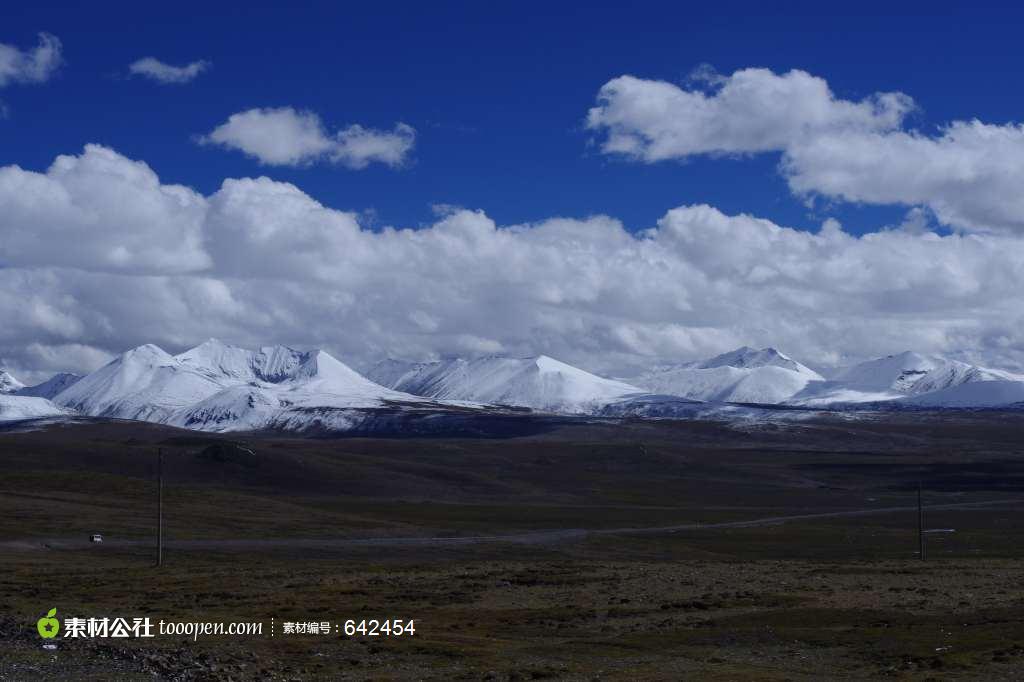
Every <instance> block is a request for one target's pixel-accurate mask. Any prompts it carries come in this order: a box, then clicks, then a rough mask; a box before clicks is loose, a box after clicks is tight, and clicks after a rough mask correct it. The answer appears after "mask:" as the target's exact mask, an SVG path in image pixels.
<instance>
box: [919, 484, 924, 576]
mask: <svg viewBox="0 0 1024 682" xmlns="http://www.w3.org/2000/svg"><path fill="white" fill-rule="evenodd" d="M917 554H918V557H919V558H920V559H921V561H924V560H925V554H924V505H922V504H921V481H918V482H917Z"/></svg>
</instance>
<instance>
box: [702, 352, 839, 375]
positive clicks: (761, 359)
mask: <svg viewBox="0 0 1024 682" xmlns="http://www.w3.org/2000/svg"><path fill="white" fill-rule="evenodd" d="M714 367H736V368H737V369H747V368H751V369H756V368H758V367H781V368H783V369H788V370H791V371H794V372H797V373H799V374H805V375H807V376H808V377H812V378H814V379H820V378H821V376H820V375H818V373H817V372H815V371H814V370H812V369H810V368H808V367H805V366H804V365H801V364H800V363H799V362H797V361H796V360H793V359H792V358H790V357H789V356H788V355H785V354H783V353H780V352H779V351H777V350H775V349H774V348H770V347H769V348H761V349H760V350H758V349H756V348H751V347H750V346H742V347H740V348H737V349H736V350H733V351H729V352H728V353H722V354H721V355H716V356H715V357H713V358H711V359H709V360H704V361H703V362H699V363H697V364H696V365H695V368H696V369H712V368H714Z"/></svg>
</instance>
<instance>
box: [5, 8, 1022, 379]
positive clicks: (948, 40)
mask: <svg viewBox="0 0 1024 682" xmlns="http://www.w3.org/2000/svg"><path fill="white" fill-rule="evenodd" d="M780 7H781V9H780ZM1022 15H1024V10H1020V9H1015V8H1012V7H1008V6H1003V5H995V4H994V5H991V6H988V7H982V8H979V7H977V6H970V7H968V6H966V5H959V6H954V5H937V4H935V3H927V4H924V3H921V4H909V3H901V4H896V3H885V4H882V3H877V4H872V3H858V4H857V6H856V10H855V11H852V10H847V11H843V12H837V11H832V10H831V9H830V8H829V7H828V6H826V5H825V4H824V3H785V4H784V5H776V6H770V5H768V4H766V3H757V4H755V3H732V2H717V3H714V4H713V5H707V6H694V5H687V4H683V3H661V4H653V3H639V4H638V3H631V4H628V5H626V4H624V3H618V4H606V5H593V4H592V5H589V6H587V7H577V6H571V5H568V4H565V5H555V6H553V5H552V3H529V2H518V3H507V4H498V3H434V4H426V3H416V4H412V3H410V4H407V5H398V6H396V5H393V4H387V5H382V4H365V3H363V4H359V5H356V4H353V5H342V4H340V3H304V4H302V5H299V6H298V7H296V6H294V4H293V5H292V6H285V5H284V4H281V5H279V6H262V5H254V4H251V3H246V4H245V5H242V4H238V5H236V6H233V7H227V6H211V5H210V4H209V3H189V2H179V3H175V4H174V5H173V6H167V5H154V4H152V3H91V4H88V5H86V4H81V3H76V4H69V5H66V6H58V5H52V4H50V5H45V4H40V3H36V4H30V3H19V4H17V5H14V4H10V3H8V6H5V8H4V10H3V16H2V20H0V113H2V114H3V116H0V366H8V367H12V368H14V369H15V370H17V372H19V373H21V374H22V375H24V376H26V377H35V378H40V377H43V376H44V375H46V374H47V373H50V372H53V371H59V370H73V371H87V370H91V369H94V368H95V367H97V366H99V365H100V364H102V363H103V362H106V361H107V360H108V359H109V358H110V357H111V355H112V354H114V353H117V352H120V351H123V350H125V349H126V348H130V347H132V346H136V345H139V344H143V343H156V344H158V345H160V346H162V347H164V348H166V349H167V350H169V351H172V352H173V351H180V350H183V349H184V348H188V347H190V346H194V345H196V344H198V343H200V342H202V341H203V340H204V339H206V338H208V337H218V338H220V339H222V340H224V341H226V342H229V343H237V344H240V345H249V346H256V345H261V344H276V343H283V344H290V345H293V346H296V347H314V346H316V347H323V348H326V349H328V350H330V351H331V352H333V353H334V354H336V355H337V356H338V357H340V358H342V359H344V360H346V361H349V362H352V363H353V364H354V365H356V366H360V367H365V366H366V365H367V364H368V363H371V362H373V361H374V360H376V359H379V358H380V357H383V356H393V357H399V358H404V359H411V360H419V359H427V358H436V357H439V356H443V355H445V356H447V355H462V356H479V355H485V354H500V355H515V356H527V355H535V354H540V353H543V354H547V355H551V356H553V357H556V358H558V359H561V360H564V361H567V362H571V363H574V364H577V365H579V366H581V367H583V368H585V369H589V370H592V371H599V372H607V373H614V374H620V375H628V373H629V372H632V371H636V370H638V369H640V368H645V367H650V366H652V365H656V364H660V363H672V362H680V361H688V360H693V359H697V358H703V357H709V356H712V355H716V354H718V353H721V352H723V351H728V350H731V349H733V348H736V347H737V346H740V345H750V346H757V347H762V346H775V347H777V348H780V349H782V350H783V351H784V352H788V353H789V354H791V355H793V356H794V357H796V358H798V359H800V360H802V361H805V362H807V363H808V364H812V365H814V366H818V367H820V366H826V365H840V364H849V363H851V362H854V361H858V360H863V359H867V358H870V357H877V356H881V355H885V354H888V353H896V352H901V351H904V350H907V349H913V350H917V351H920V352H925V353H944V354H948V355H953V356H956V357H961V358H964V359H968V360H972V361H979V362H980V361H984V362H986V363H989V364H993V365H996V366H1002V367H1007V368H1016V369H1018V370H1021V371H1024V336H1022V331H1021V330H1022V329H1024V303H1021V302H1020V301H1021V298H1020V296H1019V292H1020V290H1021V289H1022V288H1024V192H1021V188H1022V187H1024V126H1022V125H1021V123H1020V122H1021V121H1022V120H1024V116H1022V112H1024V106H1022V105H1024V92H1022V90H1021V88H1020V87H1019V74H1020V73H1022V72H1024V51H1021V50H1020V48H1019V35H1018V34H1019V28H1020V26H1021V25H1022V21H1021V20H1022V18H1024V16H1022ZM41 32H45V35H44V36H42V37H40V33H41ZM47 36H53V37H52V38H49V37H47ZM57 41H59V50H57V45H58V43H57ZM58 53H59V56H60V59H56V58H55V57H56V55H57V54H58ZM143 58H154V59H156V60H159V62H160V63H162V64H163V65H164V66H161V65H160V63H154V62H150V63H149V64H148V66H145V68H143V65H140V64H139V62H138V60H141V59H143ZM200 60H202V63H203V64H207V65H208V67H207V68H205V69H203V68H201V66H199V65H197V66H194V67H193V71H192V74H191V75H192V76H194V77H193V78H190V79H185V80H187V81H188V82H182V83H174V84H168V83H163V82H157V81H159V78H153V77H145V76H143V75H140V74H139V73H133V71H132V68H133V67H132V65H133V64H134V65H135V66H134V68H135V70H136V71H139V70H140V69H141V70H146V69H148V73H149V74H150V76H154V75H156V74H164V76H165V77H166V76H167V75H168V74H170V75H171V76H173V75H174V74H175V73H177V72H175V71H174V70H173V69H170V70H168V67H167V66H166V65H171V66H176V67H183V66H185V65H188V64H197V63H198V62H199V61H200ZM709 67H710V68H712V69H714V71H713V72H711V71H709V70H708V68H709ZM695 70H700V71H699V73H703V74H705V76H707V75H708V74H709V73H713V74H717V75H715V76H713V77H711V78H705V79H704V80H700V79H694V78H693V74H694V73H695ZM307 112H308V113H307ZM87 145H89V146H87ZM62 155H63V156H62ZM58 157H60V162H59V163H55V162H54V160H55V159H57V158H58ZM258 159H263V161H265V162H267V163H261V162H260V161H259V160H258ZM142 163H144V164H147V166H148V169H151V170H152V172H151V171H150V170H148V169H147V166H143V165H141V164H142ZM260 176H266V177H267V178H269V179H266V180H264V179H256V178H260ZM289 183H290V184H289ZM179 185H181V186H184V188H183V187H179ZM296 188H297V189H296ZM317 202H319V203H317ZM438 205H441V206H447V207H449V208H448V209H446V210H442V211H439V212H436V211H435V210H434V208H433V207H435V206H438ZM324 207H326V208H324ZM458 207H461V209H462V210H460V209H459V208H458ZM594 216H598V217H594ZM599 216H609V219H604V218H601V217H599ZM562 217H564V218H568V219H567V220H557V218H562ZM831 219H836V221H838V222H835V221H832V220H831ZM522 224H529V225H530V227H529V228H522V229H514V230H513V229H504V228H507V227H509V226H515V225H522ZM655 225H658V228H657V229H655V230H649V228H653V227H654V226H655ZM387 226H394V227H399V228H416V230H415V231H405V232H391V231H387V230H383V229H381V228H383V227H387ZM786 227H792V228H796V229H795V230H788V229H784V228H786ZM890 228H894V229H890ZM641 230H649V231H646V232H641Z"/></svg>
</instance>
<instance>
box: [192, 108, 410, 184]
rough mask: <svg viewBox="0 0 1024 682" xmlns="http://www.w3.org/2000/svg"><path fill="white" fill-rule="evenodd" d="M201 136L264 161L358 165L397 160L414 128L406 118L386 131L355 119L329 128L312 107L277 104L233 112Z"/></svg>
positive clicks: (404, 156) (401, 158) (271, 163)
mask: <svg viewBox="0 0 1024 682" xmlns="http://www.w3.org/2000/svg"><path fill="white" fill-rule="evenodd" d="M200 141H201V142H203V143H205V144H218V145H221V146H223V147H226V148H228V149H235V150H238V151H241V152H243V153H245V154H247V155H249V156H251V157H253V158H255V159H257V160H258V161H260V163H263V164H266V165H269V166H300V165H306V164H310V163H314V162H318V161H327V162H330V163H336V164H340V165H342V166H346V167H348V168H353V169H361V168H365V167H366V166H368V165H369V164H371V163H383V164H385V165H387V166H391V167H397V166H401V165H402V164H403V163H405V161H406V159H407V157H408V155H409V153H410V152H411V151H412V148H413V146H414V144H415V142H416V131H415V130H414V129H413V128H412V126H409V125H407V124H405V123H396V124H395V127H394V129H393V130H391V131H387V130H375V129H373V128H364V127H363V126H361V125H357V124H356V125H351V126H349V127H347V128H344V129H343V130H340V131H338V132H336V133H333V134H332V133H329V132H328V131H327V129H326V128H325V127H324V124H323V122H322V121H321V120H320V117H319V116H317V115H316V114H315V113H313V112H311V111H298V110H296V109H293V108H291V107H280V108H276V109H273V108H268V109H249V110H248V111H243V112H239V113H237V114H232V115H231V116H230V117H228V120H227V121H226V122H224V123H222V124H221V125H219V126H217V127H216V128H215V129H214V130H213V131H212V132H211V133H210V134H209V135H206V136H204V137H202V138H200Z"/></svg>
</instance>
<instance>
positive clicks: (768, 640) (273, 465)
mask: <svg viewBox="0 0 1024 682" xmlns="http://www.w3.org/2000/svg"><path fill="white" fill-rule="evenodd" d="M1022 427H1024V415H1021V414H1019V413H1018V414H1013V413H998V412H979V413H966V412H965V413H957V412H949V413H941V414H893V415H884V416H879V417H878V418H875V419H870V420H860V421H854V420H848V419H841V418H839V417H836V418H816V419H810V420H801V421H793V422H791V423H789V424H786V425H764V424H762V425H748V426H746V427H743V428H735V427H729V426H727V425H724V424H716V423H711V422H670V421H664V422H642V421H635V422H623V423H612V422H600V421H597V422H595V421H581V422H579V423H573V422H571V421H555V422H552V423H551V424H550V425H548V426H546V427H545V428H539V429H532V432H531V433H530V434H529V435H523V436H520V437H505V438H492V439H488V438H476V439H471V438H420V439H398V438H341V439H301V438H285V437H280V436H274V435H265V434H263V435H261V434H246V435H244V436H239V435H233V436H230V437H228V436H224V437H222V436H213V435H206V434H196V433H190V432H185V431H179V430H174V429H169V428H164V427H158V426H153V425H145V424H131V423H113V422H95V423H81V424H72V425H60V426H49V427H46V428H41V429H39V430H33V431H25V430H20V429H9V430H7V431H3V432H0V679H11V680H30V679H41V678H49V679H76V680H77V679H83V680H109V679H139V680H142V679H154V677H155V678H158V679H183V680H221V679H234V680H249V679H275V680H292V679H294V680H304V679H381V680H388V679H439V680H450V679H467V680H472V679H492V680H529V679H578V680H593V679H601V680H604V679H608V680H618V679H621V680H632V679H687V678H692V679H702V680H747V679H751V680H753V679H758V680H812V679H813V680H820V679H851V680H853V679H880V678H885V679H889V678H891V679H964V680H977V679H1014V678H1022V677H1024V610H1022V609H1024V584H1022V582H1021V580H1020V576H1021V575H1022V569H1024V530H1022V529H1024V496H1022V492H1024V445H1022V438H1021V436H1022V435H1024V428H1022ZM158 448H160V449H162V450H163V452H164V454H165V467H164V468H165V486H164V499H165V513H164V519H165V521H164V523H165V533H166V538H167V542H166V547H165V561H164V565H163V566H162V567H160V568H156V567H155V566H154V558H155V553H154V546H153V536H154V528H155V518H156V505H155V500H156V493H155V491H156V486H155V478H154V477H155V471H156V457H155V453H156V451H157V449H158ZM918 481H921V482H922V485H923V488H924V490H925V493H924V497H925V503H926V507H927V509H926V518H925V521H926V525H927V527H928V528H929V529H930V530H943V531H953V532H934V533H929V534H927V536H926V537H927V539H928V560H927V561H921V560H920V559H919V558H918V556H917V512H916V509H915V505H916V499H917V485H918ZM828 514H831V515H830V516H829V515H828ZM790 517H799V518H790ZM93 532H100V533H103V535H104V538H105V542H104V543H102V544H98V545H97V544H90V543H89V542H87V538H88V535H89V534H90V533H93ZM54 607H56V608H57V609H58V617H71V616H83V617H89V616H95V617H102V616H111V617H114V616H128V617H134V616H149V617H151V618H153V619H154V621H156V620H160V619H165V620H169V621H214V622H233V621H259V622H262V623H264V624H265V627H266V628H267V630H265V632H264V634H263V635H261V636H247V637H242V636H239V637H228V636H219V637H218V636H208V637H200V638H199V639H198V641H192V639H191V638H187V637H184V636H163V637H155V638H152V639H95V640H87V639H86V640H73V639H61V638H58V639H55V640H52V642H53V643H55V644H56V645H57V648H56V649H44V648H43V644H44V643H47V642H46V641H45V640H42V639H41V638H40V637H39V635H38V634H37V633H36V629H35V623H36V620H37V619H38V618H40V617H42V616H43V615H44V614H45V613H46V611H48V610H49V609H51V608H54ZM272 618H273V619H274V622H275V636H274V637H270V636H269V625H270V621H271V619H272ZM364 618H366V619H369V618H380V619H382V618H401V619H403V620H408V619H414V620H415V623H416V633H415V635H413V636H402V637H376V638H373V637H368V636H361V635H357V636H354V637H346V636H343V635H341V634H333V633H332V634H330V635H284V634H283V633H282V632H281V624H282V623H283V622H285V621H325V620H326V621H330V622H332V623H337V622H340V621H344V620H346V619H356V620H358V619H364Z"/></svg>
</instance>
